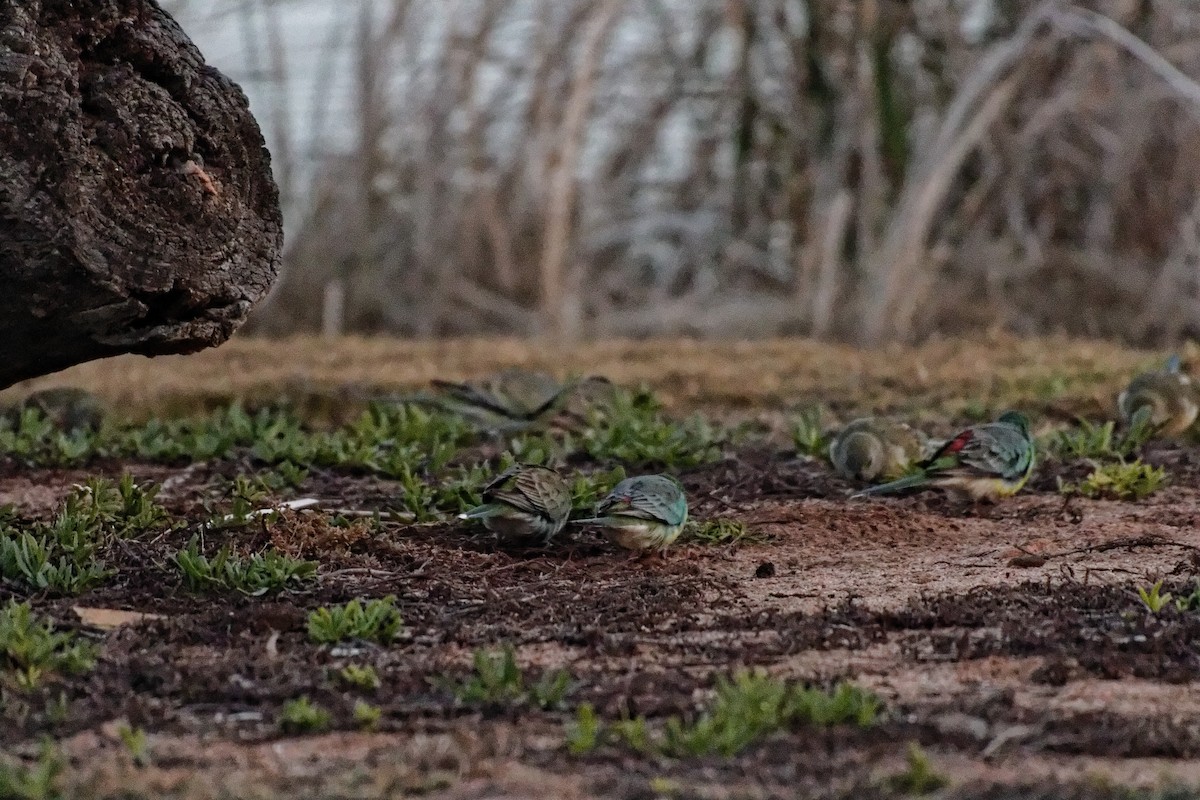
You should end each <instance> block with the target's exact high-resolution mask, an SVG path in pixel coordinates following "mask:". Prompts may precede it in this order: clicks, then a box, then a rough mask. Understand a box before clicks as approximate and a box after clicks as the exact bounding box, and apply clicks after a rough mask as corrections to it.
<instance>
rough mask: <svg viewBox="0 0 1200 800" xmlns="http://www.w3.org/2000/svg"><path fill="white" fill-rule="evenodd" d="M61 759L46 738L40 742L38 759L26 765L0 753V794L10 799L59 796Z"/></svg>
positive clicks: (44, 799)
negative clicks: (44, 741)
mask: <svg viewBox="0 0 1200 800" xmlns="http://www.w3.org/2000/svg"><path fill="white" fill-rule="evenodd" d="M62 770H63V759H62V757H61V756H60V755H59V754H58V753H57V752H56V751H55V750H54V748H53V746H51V745H50V743H49V742H47V743H45V744H43V745H42V749H41V752H40V753H39V755H38V760H37V762H36V763H34V764H33V765H31V766H26V765H25V764H23V763H22V762H20V761H18V760H16V759H15V758H9V757H8V756H5V755H2V754H0V797H3V798H6V800H7V799H8V798H12V800H58V798H61V797H62V796H63V795H62V793H61V792H60V791H59V787H58V777H59V775H60V774H61V773H62Z"/></svg>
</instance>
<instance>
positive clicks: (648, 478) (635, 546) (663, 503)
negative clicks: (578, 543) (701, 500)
mask: <svg viewBox="0 0 1200 800" xmlns="http://www.w3.org/2000/svg"><path fill="white" fill-rule="evenodd" d="M687 518H688V505H687V497H686V495H684V493H683V488H682V487H680V485H679V484H678V483H677V482H676V481H675V480H674V479H672V478H669V477H667V476H666V475H639V476H637V477H633V478H626V479H625V480H623V481H621V482H620V483H618V484H617V485H616V486H615V487H614V488H613V490H612V492H610V493H609V495H608V496H607V497H605V498H604V499H603V500H601V501H600V502H599V503H598V504H597V505H596V515H595V517H591V518H589V519H581V520H577V522H581V523H592V524H595V525H599V526H601V527H602V528H604V530H605V533H606V534H607V535H608V538H609V539H610V540H611V541H612V542H614V543H615V544H617V545H619V546H621V547H623V548H625V549H626V550H660V551H661V550H665V549H666V548H667V547H669V546H670V544H671V543H672V542H674V541H675V540H676V539H677V538H679V534H680V532H681V531H682V530H683V526H684V525H685V524H686V523H687Z"/></svg>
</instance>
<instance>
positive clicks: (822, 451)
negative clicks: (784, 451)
mask: <svg viewBox="0 0 1200 800" xmlns="http://www.w3.org/2000/svg"><path fill="white" fill-rule="evenodd" d="M823 418H824V412H823V411H822V409H821V407H820V406H812V407H809V408H805V409H802V410H801V411H800V412H799V413H798V414H797V415H796V417H795V418H794V419H793V420H792V444H794V445H795V446H796V452H797V453H799V454H800V455H804V456H811V457H813V458H825V455H826V453H827V452H828V451H829V437H828V436H827V435H826V432H825V428H824V426H823V425H822V422H821V421H822V419H823Z"/></svg>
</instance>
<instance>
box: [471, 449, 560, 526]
mask: <svg viewBox="0 0 1200 800" xmlns="http://www.w3.org/2000/svg"><path fill="white" fill-rule="evenodd" d="M570 513H571V489H570V487H569V486H567V483H566V481H564V480H563V479H562V477H561V476H560V475H559V474H558V473H557V472H555V471H554V470H552V469H549V468H548V467H541V466H537V465H536V464H516V465H515V466H513V467H510V468H509V469H507V470H505V471H504V472H502V473H501V474H500V475H498V476H497V477H496V479H495V480H493V481H492V482H491V483H489V484H488V485H487V486H485V487H483V504H482V505H480V506H477V507H475V508H473V509H471V510H470V511H467V512H466V513H463V514H459V515H458V517H459V519H477V520H479V521H480V522H481V523H482V524H483V527H485V528H487V529H488V530H489V531H491V532H492V533H494V534H496V538H498V539H499V540H501V541H505V542H512V543H534V542H537V543H540V544H542V545H546V544H548V543H549V541H550V540H551V539H552V538H554V536H555V534H557V533H558V532H559V531H561V530H562V529H563V526H564V525H566V524H567V516H568V515H570Z"/></svg>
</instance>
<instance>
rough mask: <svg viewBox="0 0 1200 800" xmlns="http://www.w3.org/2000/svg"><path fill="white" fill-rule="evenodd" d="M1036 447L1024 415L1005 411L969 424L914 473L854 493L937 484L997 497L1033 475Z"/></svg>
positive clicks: (1017, 488) (968, 493)
mask: <svg viewBox="0 0 1200 800" xmlns="http://www.w3.org/2000/svg"><path fill="white" fill-rule="evenodd" d="M1036 461H1037V451H1036V447H1035V445H1034V442H1033V437H1032V436H1030V434H1029V420H1028V419H1026V418H1025V415H1024V414H1021V413H1019V412H1016V411H1009V412H1006V413H1004V414H1002V415H1001V416H1000V418H999V419H997V420H996V421H995V422H989V423H986V424H984V425H973V426H971V427H970V428H967V429H966V430H964V431H962V432H960V433H959V434H958V435H956V436H955V437H954V438H952V439H950V440H949V441H948V442H946V443H945V444H943V445H942V446H941V448H939V449H938V450H937V451H936V452H935V453H934V454H933V455H932V456H930V457H929V458H927V459H926V460H925V461H922V462H921V463H920V464H918V465H917V472H915V473H914V474H912V475H909V476H906V477H904V478H900V479H899V480H894V481H892V482H890V483H885V484H881V485H880V486H872V487H871V488H869V489H865V490H863V491H861V492H859V493H858V494H856V495H855V497H865V496H869V495H875V494H892V493H894V492H899V491H902V490H904V489H915V488H920V487H924V486H936V487H939V488H943V489H949V490H950V491H953V492H956V493H958V494H962V495H966V496H967V497H969V498H971V499H972V500H975V501H979V500H996V499H998V498H1001V497H1010V496H1012V495H1014V494H1016V493H1017V492H1019V491H1021V489H1022V487H1024V486H1025V483H1026V481H1028V480H1029V476H1030V475H1031V474H1032V473H1033V467H1034V463H1035V462H1036Z"/></svg>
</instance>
